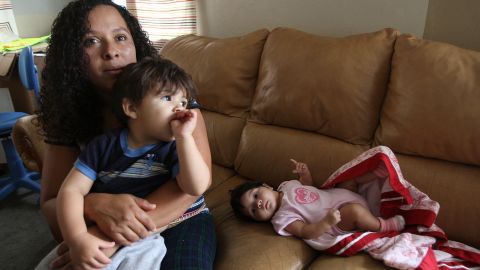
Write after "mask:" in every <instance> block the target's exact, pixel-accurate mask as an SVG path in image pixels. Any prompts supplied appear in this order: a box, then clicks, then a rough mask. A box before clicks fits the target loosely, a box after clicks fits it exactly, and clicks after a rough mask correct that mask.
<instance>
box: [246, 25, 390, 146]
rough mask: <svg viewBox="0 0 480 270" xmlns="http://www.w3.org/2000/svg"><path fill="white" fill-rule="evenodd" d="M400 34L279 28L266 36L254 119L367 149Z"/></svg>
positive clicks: (387, 31) (252, 115)
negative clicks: (317, 32)
mask: <svg viewBox="0 0 480 270" xmlns="http://www.w3.org/2000/svg"><path fill="white" fill-rule="evenodd" d="M396 36H397V31H395V30H392V29H384V30H381V31H378V32H375V33H369V34H360V35H354V36H349V37H345V38H331V37H321V36H316V35H312V34H307V33H304V32H301V31H297V30H293V29H288V28H277V29H274V30H273V31H272V32H271V33H270V35H269V36H268V39H267V42H266V43H265V48H264V50H263V55H262V61H261V64H260V70H259V78H258V80H259V83H258V86H257V89H256V95H255V98H254V101H253V104H252V112H251V119H252V120H253V121H256V122H259V123H267V124H273V125H278V126H284V127H291V128H297V129H303V130H308V131H314V132H318V133H321V134H324V135H328V136H331V137H335V138H339V139H342V140H345V141H348V142H350V143H355V144H364V145H368V144H370V143H371V142H372V140H373V134H374V131H375V129H376V127H377V125H378V120H379V112H380V106H381V103H382V101H383V97H384V93H385V91H386V87H387V82H388V76H389V73H390V60H391V56H392V53H393V44H394V41H395V38H396Z"/></svg>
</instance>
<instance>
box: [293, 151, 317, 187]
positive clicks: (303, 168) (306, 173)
mask: <svg viewBox="0 0 480 270" xmlns="http://www.w3.org/2000/svg"><path fill="white" fill-rule="evenodd" d="M290 161H291V162H292V163H293V165H294V166H295V169H294V170H293V171H292V172H293V173H296V174H298V181H300V183H302V185H306V186H312V185H313V180H312V175H311V174H310V170H309V169H308V166H307V164H305V163H303V162H298V161H296V160H294V159H293V158H291V159H290Z"/></svg>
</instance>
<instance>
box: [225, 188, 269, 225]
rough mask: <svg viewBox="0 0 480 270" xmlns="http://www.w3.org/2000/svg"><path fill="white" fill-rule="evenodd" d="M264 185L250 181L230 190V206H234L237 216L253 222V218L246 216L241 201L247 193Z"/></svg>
mask: <svg viewBox="0 0 480 270" xmlns="http://www.w3.org/2000/svg"><path fill="white" fill-rule="evenodd" d="M262 185H263V183H261V182H258V181H248V182H245V183H243V184H240V185H238V186H237V187H235V188H234V189H232V190H230V205H231V206H232V209H233V213H234V214H235V216H237V217H238V218H241V219H243V220H247V221H252V218H251V217H249V216H246V215H245V214H244V212H243V209H244V208H245V207H243V205H242V204H241V202H240V199H241V198H242V196H243V194H245V193H246V192H247V191H249V190H251V189H254V188H257V187H260V186H262Z"/></svg>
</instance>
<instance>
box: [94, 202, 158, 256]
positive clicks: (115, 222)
mask: <svg viewBox="0 0 480 270" xmlns="http://www.w3.org/2000/svg"><path fill="white" fill-rule="evenodd" d="M155 207H156V205H155V204H151V203H149V202H148V201H147V200H144V199H140V198H137V197H135V196H133V195H129V194H106V193H90V194H89V195H87V196H86V197H85V215H86V217H87V218H88V219H89V220H92V221H94V222H95V223H96V225H97V226H98V227H99V229H100V231H102V232H103V233H104V234H105V235H106V236H107V237H109V238H110V239H112V240H113V241H115V243H117V244H120V245H122V246H125V245H130V244H131V243H133V242H135V241H138V240H139V239H141V238H145V237H147V236H148V235H149V232H152V231H155V229H156V226H155V223H154V222H153V220H152V219H151V218H150V217H149V215H148V214H147V213H146V212H148V211H151V210H153V209H155Z"/></svg>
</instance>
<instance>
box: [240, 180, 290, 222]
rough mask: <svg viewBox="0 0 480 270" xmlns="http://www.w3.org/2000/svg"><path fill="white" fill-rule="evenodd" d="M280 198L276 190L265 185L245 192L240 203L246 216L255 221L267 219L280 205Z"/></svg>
mask: <svg viewBox="0 0 480 270" xmlns="http://www.w3.org/2000/svg"><path fill="white" fill-rule="evenodd" d="M280 199H281V198H280V193H279V192H278V191H275V190H273V188H271V187H269V186H266V185H265V186H260V187H257V188H253V189H250V190H249V191H247V192H245V193H244V194H243V195H242V197H241V198H240V203H241V204H242V206H243V207H244V209H243V213H244V214H245V215H246V216H248V217H251V218H252V219H253V220H256V221H268V220H270V219H271V218H272V217H273V215H274V214H275V212H276V211H277V209H278V207H279V206H280Z"/></svg>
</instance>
